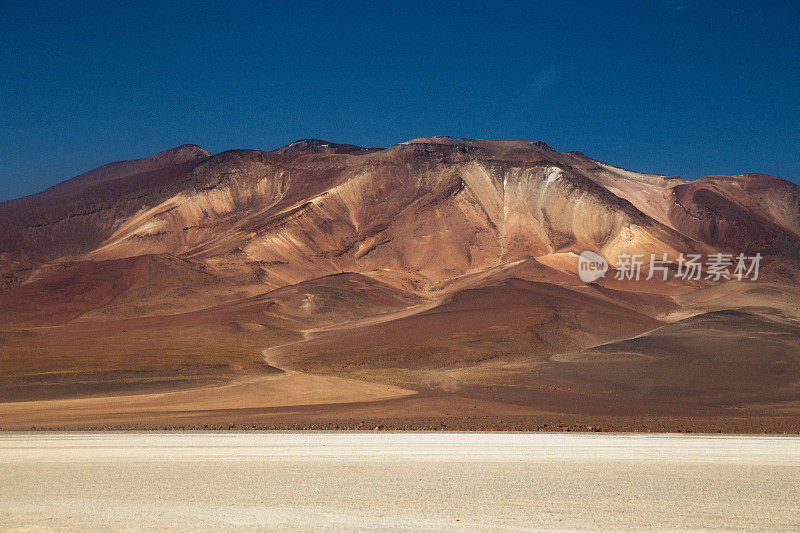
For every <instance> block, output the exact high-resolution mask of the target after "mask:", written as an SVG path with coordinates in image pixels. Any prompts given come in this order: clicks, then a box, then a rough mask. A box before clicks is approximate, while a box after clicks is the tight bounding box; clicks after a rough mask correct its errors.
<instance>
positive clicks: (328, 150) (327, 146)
mask: <svg viewBox="0 0 800 533" xmlns="http://www.w3.org/2000/svg"><path fill="white" fill-rule="evenodd" d="M378 150H382V148H363V147H361V146H356V145H355V144H343V143H334V142H329V141H324V140H322V139H300V140H297V141H294V142H293V143H290V144H287V145H286V146H281V147H280V148H277V149H276V150H273V151H274V152H276V153H279V154H350V155H358V154H366V153H370V152H375V151H378Z"/></svg>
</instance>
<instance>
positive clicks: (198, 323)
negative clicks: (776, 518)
mask: <svg viewBox="0 0 800 533" xmlns="http://www.w3.org/2000/svg"><path fill="white" fill-rule="evenodd" d="M584 251H591V252H595V253H596V254H598V255H599V256H600V257H602V258H603V259H604V260H605V261H606V262H607V263H608V264H609V266H610V270H609V272H608V273H607V275H606V276H605V277H604V278H600V279H598V280H596V281H595V282H593V283H590V284H586V283H583V282H582V281H581V280H580V278H579V277H578V275H577V271H578V256H579V255H580V254H581V253H582V252H584ZM720 253H723V254H732V256H734V257H735V256H736V255H738V254H739V253H744V254H747V256H753V255H755V254H756V253H758V254H761V256H762V258H761V263H760V270H759V278H758V281H753V280H743V281H739V280H736V279H732V280H726V279H724V278H723V279H719V280H715V279H705V278H704V277H701V278H700V279H697V280H689V281H684V280H681V279H676V278H674V276H669V278H668V279H667V280H664V279H659V278H658V277H655V278H653V279H650V280H645V279H641V280H639V281H636V280H631V279H626V278H625V276H621V275H620V276H617V275H616V274H618V273H620V272H621V271H623V270H624V268H625V264H624V257H626V256H629V255H633V254H641V255H642V257H644V258H646V259H647V260H649V258H650V256H651V254H654V256H656V257H658V258H663V256H664V255H666V257H667V259H668V260H670V261H673V262H677V261H678V259H679V257H680V256H681V254H683V255H684V256H689V255H690V254H699V255H701V256H703V257H709V255H711V254H720ZM670 268H671V269H672V270H670V271H669V272H670V273H672V274H674V273H675V270H674V268H675V267H674V266H672V267H670ZM0 276H1V279H2V285H0V361H2V363H1V364H0V374H2V375H3V377H4V378H5V379H4V381H3V383H4V384H3V385H0V401H5V402H6V403H3V404H0V426H2V427H22V426H26V425H45V426H52V425H53V424H54V422H53V421H54V420H60V421H61V422H62V423H63V424H66V426H68V427H86V426H87V425H91V424H105V423H109V421H113V423H116V424H120V425H123V426H126V427H127V425H130V424H131V423H132V422H131V421H132V420H134V419H136V417H135V416H134V415H133V414H131V413H132V412H133V411H130V412H129V411H126V410H125V408H124V405H128V404H130V405H133V403H135V404H136V405H137V406H138V407H137V409H138V411H137V412H142V410H144V411H146V412H148V413H150V414H149V415H148V417H146V419H147V420H148V421H149V423H153V424H161V423H162V422H163V423H164V424H169V425H185V424H187V423H189V422H197V421H202V420H209V421H214V422H225V421H235V422H237V423H238V422H241V421H242V420H244V419H246V418H247V417H250V416H253V417H255V418H254V419H258V420H260V422H259V423H260V424H267V425H269V424H277V422H276V421H277V420H279V418H276V417H275V416H270V415H269V413H267V412H262V411H258V408H259V406H260V405H265V404H263V403H258V402H256V403H255V404H253V402H255V400H254V399H253V397H252V395H250V393H249V392H248V393H247V394H245V393H244V392H242V391H250V390H251V388H252V387H253V385H252V384H253V383H254V382H255V381H257V382H261V381H264V383H268V384H269V387H268V388H269V390H272V391H273V392H274V394H278V395H280V394H284V393H286V394H288V393H287V391H289V390H291V391H292V394H294V395H296V394H297V393H298V391H304V390H305V391H306V392H304V393H302V394H300V397H301V400H302V401H303V402H305V403H302V405H318V406H325V408H322V407H318V408H317V410H316V411H314V410H313V409H311V408H310V407H304V408H303V409H301V410H300V411H298V412H297V413H294V414H292V417H293V418H292V419H293V420H299V421H302V422H303V423H307V422H308V421H309V420H323V421H324V420H328V421H331V420H337V421H339V420H342V421H346V420H351V419H353V420H355V419H361V418H365V417H366V416H365V415H364V412H367V413H369V415H370V416H373V417H375V416H377V417H379V418H380V419H382V420H389V419H390V418H391V419H396V420H399V421H404V422H397V424H399V425H402V424H405V423H408V424H411V426H413V427H417V425H419V423H420V422H419V421H420V420H423V419H427V418H429V417H436V416H444V415H443V413H444V414H446V415H447V416H451V415H450V414H449V413H450V412H451V411H452V412H453V413H456V414H455V415H452V416H455V417H456V420H461V421H463V420H466V419H468V418H469V417H472V418H469V419H470V420H472V419H475V420H477V419H478V418H479V417H481V416H485V417H488V418H487V420H488V419H493V418H494V417H495V415H496V414H503V413H506V414H508V416H516V417H518V418H519V420H520V421H521V422H520V423H521V424H523V425H525V424H528V425H530V424H533V423H534V422H533V421H536V420H539V421H541V420H542V419H543V418H542V417H544V416H545V414H544V413H561V414H562V415H563V416H567V415H568V416H571V417H594V418H595V419H596V418H597V417H598V416H602V417H612V418H604V419H603V420H612V421H614V422H608V423H609V424H611V425H610V426H609V427H622V426H619V424H621V422H620V421H621V420H626V421H627V420H634V419H635V420H636V421H637V422H636V423H639V422H638V421H640V420H641V418H642V416H644V413H649V414H652V413H653V412H657V413H661V416H665V417H671V418H670V419H669V420H671V422H669V424H672V426H670V427H675V424H677V422H676V420H685V417H687V416H691V417H692V419H693V420H704V421H709V420H710V422H703V423H707V424H711V425H710V426H707V427H709V428H712V429H713V428H715V427H722V428H734V429H737V430H743V428H744V429H746V428H747V427H750V426H746V425H742V424H750V423H753V421H754V420H759V421H762V422H763V421H764V420H766V421H767V422H763V423H764V424H766V426H765V427H768V428H772V430H775V429H776V428H784V427H786V426H785V425H786V424H789V425H792V424H796V426H792V427H800V419H799V418H798V417H800V400H798V398H800V379H798V378H800V375H798V372H799V371H800V370H798V369H800V366H798V361H800V359H798V358H799V357H800V355H798V351H797V349H796V348H797V346H798V343H797V341H798V338H800V322H798V320H800V313H798V312H797V309H798V308H800V295H798V292H797V290H796V285H797V282H798V281H800V187H798V186H797V185H794V184H792V183H790V182H788V181H785V180H782V179H780V178H777V177H774V176H766V175H760V174H746V175H741V176H709V177H706V178H702V179H700V180H695V181H686V180H682V179H680V178H677V177H670V176H661V175H654V174H640V173H637V172H633V171H629V170H625V169H622V168H619V167H615V166H613V165H610V164H606V163H602V162H599V161H596V160H594V159H592V158H590V157H587V156H585V155H584V154H582V153H580V152H558V151H556V150H555V149H554V148H552V147H550V146H549V145H547V144H546V143H544V142H541V141H492V140H475V139H454V138H451V137H428V138H420V139H414V140H411V141H407V142H402V143H399V144H395V145H393V146H391V147H389V148H385V149H381V148H361V147H358V146H355V145H349V144H337V143H330V142H326V141H321V140H316V139H304V140H300V141H297V142H294V143H291V144H289V145H287V146H284V147H282V148H278V149H276V150H273V151H258V150H230V151H226V152H222V153H219V154H211V153H209V152H207V151H205V150H203V149H202V148H199V147H197V146H195V145H183V146H180V147H177V148H173V149H170V150H166V151H164V152H161V153H158V154H155V155H153V156H150V157H147V158H144V159H139V160H133V161H123V162H119V163H111V164H109V165H105V166H103V167H100V168H98V169H95V170H92V171H90V172H87V173H85V174H82V175H80V176H77V177H75V178H72V179H70V180H67V181H65V182H63V183H61V184H59V185H56V186H54V187H51V188H49V189H47V190H45V191H42V192H40V193H38V194H34V195H31V196H28V197H24V198H20V199H17V200H12V201H9V202H3V203H0ZM702 295H707V297H706V296H702ZM699 338H707V339H713V340H709V341H708V342H705V341H699V340H698V339H699ZM766 346H769V349H768V350H767V349H766V348H764V351H763V353H760V349H759V347H766ZM721 347H724V349H725V353H723V352H721V351H720V348H721ZM686 358H689V361H690V362H687V361H686ZM698 365H699V367H698ZM698 368H699V369H701V370H698ZM711 368H716V369H717V373H713V372H712V373H711V374H708V376H706V374H704V373H703V370H702V369H711ZM321 375H322V376H326V378H325V380H323V381H324V386H323V385H320V378H319V376H321ZM702 376H706V377H707V379H706V378H704V377H702ZM726 376H730V380H728V383H727V384H726V380H727V378H726ZM744 381H747V382H748V383H751V386H749V387H745V386H741V385H737V386H735V387H731V385H730V384H733V383H743V382H744ZM378 385H380V386H381V387H384V388H383V389H380V391H381V392H378V389H376V388H375V387H376V386H378ZM265 386H266V385H265ZM242 387H244V388H242ZM320 387H321V388H320ZM265 390H266V389H265ZM181 391H184V392H181ZM198 391H205V392H203V394H206V395H207V398H205V399H203V400H198V405H202V406H203V409H202V410H201V409H200V408H199V407H198V410H197V412H195V411H192V410H190V411H189V412H182V413H181V414H180V416H178V415H176V414H175V413H174V412H171V411H169V410H168V409H165V406H168V405H170V402H169V401H166V400H165V398H172V397H173V396H170V395H176V394H177V395H180V394H190V395H192V396H191V398H195V397H196V396H197V395H198V394H200V393H199V392H198ZM342 391H347V392H348V394H347V395H346V397H347V398H348V401H346V402H339V401H333V399H335V398H343V397H345V396H341V392H342ZM359 391H361V392H359ZM362 392H363V397H362V396H359V394H361V393H362ZM376 395H377V396H376ZM290 396H291V395H290ZM93 397H94V398H93ZM97 397H101V398H104V400H103V401H102V402H100V401H99V400H97V399H96V398H97ZM287 397H289V396H287ZM292 397H294V396H292ZM377 397H380V398H381V400H380V401H377V400H375V398H377ZM109 398H111V399H112V400H109ZM131 398H135V401H134V400H130V399H131ZM148 398H149V399H150V400H147V399H148ZM359 398H360V400H359ZM370 398H371V399H373V400H375V401H376V402H377V403H375V404H374V405H371V404H370V405H371V407H370V408H367V407H363V408H362V407H358V408H357V405H362V403H363V402H366V401H368V400H369V399H370ZM21 400H27V401H29V402H30V401H33V402H39V403H41V405H40V406H39V410H38V411H37V413H40V414H37V415H35V416H34V415H32V414H31V413H30V412H27V411H25V413H26V414H25V417H27V418H26V420H25V423H23V422H22V420H21V419H20V417H21V416H22V415H21V414H20V413H22V412H23V411H20V410H19V409H22V408H21V407H20V405H21V404H20V403H19V402H20V401H21ZM182 401H183V400H182ZM192 401H194V400H192ZM287 401H288V400H287ZM295 401H300V400H292V401H291V402H289V403H287V404H286V405H295V403H292V402H295ZM48 402H49V403H48ZM59 402H60V403H59ZM70 402H72V403H70ZM75 402H77V403H75ZM80 402H89V403H86V405H87V406H88V405H93V406H95V407H91V408H89V407H86V409H87V410H88V411H87V412H94V413H95V414H94V415H91V416H89V418H85V417H84V418H81V417H78V418H75V415H74V413H75V412H76V411H75V408H76V407H75V406H76V405H83V404H81V403H80ZM92 402H95V403H92ZM131 402H133V403H131ZM142 402H144V404H145V405H146V406H147V405H149V406H150V407H142V406H141V405H142ZM148 402H150V403H148ZM187 402H188V400H185V401H183V403H181V405H185V404H186V403H187ZM270 402H271V403H270V405H273V404H274V405H277V404H280V402H278V403H277V404H275V400H274V398H273V399H272V400H270ZM476 402H478V403H476ZM189 403H191V402H189ZM112 404H113V405H115V406H116V407H114V409H112V410H108V409H111V408H110V407H108V406H109V405H112ZM479 404H480V405H481V406H482V407H475V406H477V405H479ZM30 405H31V404H28V407H30ZM209 405H211V406H214V405H225V406H228V407H226V409H228V411H226V413H227V414H226V413H218V412H216V411H215V412H213V413H211V412H210V411H209ZM364 405H366V404H364ZM104 409H106V410H104ZM231 409H233V411H230V410H231ZM253 409H256V411H257V412H256V411H253ZM297 409H299V408H297ZM358 409H362V411H359V410H358ZM364 409H366V411H364ZM468 409H472V411H469V410H468ZM212 410H213V409H212ZM112 411H113V412H112ZM440 411H441V412H440ZM4 413H5V414H4ZM41 413H44V414H41ZM65 413H72V414H70V415H67V414H65ZM170 413H171V414H170ZM56 415H58V416H56ZM32 416H33V418H31V417H32ZM70 416H71V417H73V418H70ZM87 416H88V415H87ZM287 416H288V415H287ZM547 416H550V415H547ZM36 417H39V418H36ZM58 417H66V418H58ZM476 417H478V418H476ZM537 417H538V418H537ZM614 417H616V418H614ZM625 417H627V418H625ZM681 417H683V418H681ZM30 420H39V422H38V424H37V423H34V422H31V421H30ZM280 420H282V419H280ZM576 420H577V419H576ZM580 420H581V421H584V420H589V418H580ZM742 420H744V421H746V422H742ZM187 421H188V422H187ZM414 421H415V422H414ZM737 421H738V422H737ZM626 423H628V422H626ZM760 423H761V422H760ZM415 424H416V425H415ZM465 424H466V423H465ZM474 424H478V422H474ZM474 424H473V425H474ZM614 424H617V425H614ZM466 425H467V426H469V424H466ZM587 425H592V426H593V427H595V426H597V423H592V424H587ZM526 427H527V426H526Z"/></svg>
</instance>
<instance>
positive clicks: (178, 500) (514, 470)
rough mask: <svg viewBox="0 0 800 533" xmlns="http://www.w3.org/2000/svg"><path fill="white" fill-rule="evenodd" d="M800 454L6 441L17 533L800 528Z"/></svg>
mask: <svg viewBox="0 0 800 533" xmlns="http://www.w3.org/2000/svg"><path fill="white" fill-rule="evenodd" d="M798 483H800V438H798V437H731V436H725V437H721V436H668V435H667V436H665V435H662V436H643V435H595V434H583V435H575V434H572V435H563V434H544V435H542V434H539V435H534V434H523V433H516V434H509V433H479V434H474V433H473V434H463V433H462V434H454V433H438V434H433V433H429V434H423V433H281V434H275V433H199V434H198V433H177V434H176V433H173V434H162V433H79V434H76V433H72V434H69V433H60V434H41V433H6V434H2V435H0V529H3V530H14V529H22V530H28V529H30V530H59V531H69V530H87V529H93V530H121V529H126V530H144V529H147V530H196V529H218V530H258V529H260V530H298V529H299V530H310V529H336V530H356V529H358V530H365V529H366V530H402V529H406V530H408V529H411V530H442V529H447V530H520V529H522V530H525V529H549V530H553V529H555V530H587V529H625V530H632V529H651V530H652V529H656V530H665V529H672V530H698V529H726V530H733V529H749V530H770V531H778V530H785V531H788V530H797V529H798V528H800V493H798V491H797V487H798Z"/></svg>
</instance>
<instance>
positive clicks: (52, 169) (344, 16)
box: [0, 0, 800, 199]
mask: <svg viewBox="0 0 800 533" xmlns="http://www.w3.org/2000/svg"><path fill="white" fill-rule="evenodd" d="M26 4H28V3H27V2H17V1H7V0H0V199H8V198H12V197H16V196H20V195H24V194H29V193H32V192H35V191H38V190H40V189H42V188H45V187H47V186H50V185H53V184H55V183H57V182H59V181H62V180H64V179H66V178H69V177H71V176H74V175H76V174H79V173H81V172H84V171H86V170H89V169H91V168H94V167H96V166H99V165H102V164H104V163H107V162H110V161H116V160H120V159H131V158H137V157H143V156H146V155H149V154H152V153H155V152H158V151H161V150H163V149H166V148H169V147H172V146H176V145H179V144H183V143H195V144H199V145H200V146H202V147H204V148H206V149H207V150H210V151H212V152H219V151H223V150H227V149H230V148H259V149H272V148H275V147H278V146H281V145H283V144H287V143H289V142H291V141H293V140H296V139H300V138H305V137H314V138H322V139H326V140H330V141H337V142H349V143H354V144H360V145H365V146H388V145H391V144H393V143H395V142H399V141H403V140H408V139H411V138H414V137H422V136H429V135H451V136H454V137H473V138H498V139H539V140H544V141H546V142H548V143H550V144H551V145H553V146H554V147H555V148H556V149H558V150H559V151H565V150H582V151H583V152H585V153H586V154H587V155H590V156H592V157H595V158H596V159H600V160H603V161H607V162H609V163H613V164H616V165H619V166H622V167H626V168H630V169H633V170H639V171H648V172H659V173H664V174H670V175H682V176H684V177H687V178H696V177H700V176H703V175H707V174H714V173H718V174H739V173H744V172H756V171H758V172H764V173H769V174H776V175H779V176H782V177H785V178H788V179H791V180H793V181H798V180H799V179H800V30H799V29H798V23H799V22H800V2H798V1H797V0H793V1H787V2H752V1H744V2H738V1H732V2H699V1H691V0H663V1H658V0H656V1H654V2H641V3H640V2H630V3H617V2H594V1H592V2H588V1H587V2H577V1H569V0H562V1H554V2H541V3H534V2H520V3H515V2H512V3H506V2H499V1H492V2H486V3H472V2H464V3H462V2H455V3H450V2H435V3H434V2H413V1H397V2H353V3H344V4H339V3H337V2H320V3H316V2H313V3H302V2H280V3H274V4H272V3H263V4H262V3H247V2H242V3H238V4H237V5H236V6H233V7H229V6H221V5H216V4H215V3H202V2H191V3H189V2H187V3H170V5H161V2H136V3H131V5H129V6H118V5H108V4H114V2H109V3H98V4H95V5H91V4H92V3H91V2H85V3H76V4H75V5H73V4H72V3H66V2H65V3H63V4H60V3H49V2H33V3H32V4H33V5H26Z"/></svg>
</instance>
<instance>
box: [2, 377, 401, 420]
mask: <svg viewBox="0 0 800 533" xmlns="http://www.w3.org/2000/svg"><path fill="white" fill-rule="evenodd" d="M412 394H414V392H413V391H410V390H404V389H401V388H399V387H393V386H391V385H383V384H379V383H367V382H365V381H358V380H354V379H346V378H339V377H335V376H319V375H312V374H299V373H293V372H292V373H285V374H279V375H268V376H262V377H254V378H247V379H240V380H235V381H232V382H231V383H228V384H226V385H222V386H218V385H214V386H209V387H198V388H193V389H188V390H183V391H176V392H160V393H153V394H132V395H115V396H100V397H95V398H78V399H63V400H41V401H30V402H15V403H0V419H13V420H21V421H25V423H27V424H31V425H45V424H47V423H48V422H49V421H52V420H53V419H54V417H55V418H57V419H61V420H64V421H70V422H73V423H77V424H81V423H93V422H95V423H96V422H97V421H98V420H102V421H104V422H106V423H112V424H113V423H118V422H120V421H128V422H129V421H130V420H133V419H136V418H137V417H142V416H147V417H152V416H159V415H169V414H170V413H183V412H200V413H203V412H207V411H209V410H225V409H243V410H247V409H250V408H260V409H264V408H272V407H290V406H300V405H315V404H326V405H328V404H334V405H335V404H339V403H352V402H372V401H379V400H387V399H392V398H400V397H403V396H408V395H412Z"/></svg>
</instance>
